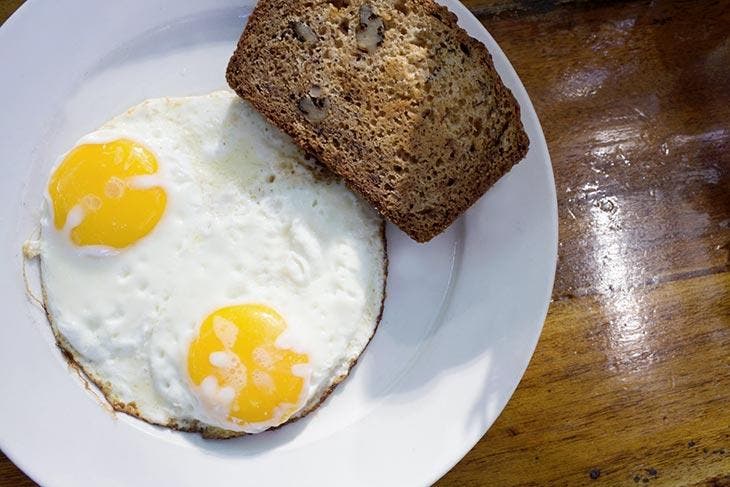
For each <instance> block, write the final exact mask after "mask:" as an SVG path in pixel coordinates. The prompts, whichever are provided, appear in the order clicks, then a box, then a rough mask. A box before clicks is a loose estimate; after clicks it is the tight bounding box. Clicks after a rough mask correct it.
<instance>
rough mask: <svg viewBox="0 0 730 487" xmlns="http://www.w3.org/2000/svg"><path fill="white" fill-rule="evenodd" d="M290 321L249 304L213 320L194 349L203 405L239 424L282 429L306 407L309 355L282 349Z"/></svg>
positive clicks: (191, 356) (194, 374) (193, 375)
mask: <svg viewBox="0 0 730 487" xmlns="http://www.w3.org/2000/svg"><path fill="white" fill-rule="evenodd" d="M286 326H287V325H286V322H285V321H284V319H283V318H282V317H281V316H280V315H279V314H278V313H277V312H276V311H274V310H273V309H271V308H269V307H268V306H264V305H259V304H246V305H240V306H231V307H227V308H222V309H219V310H218V311H215V312H214V313H213V314H211V315H210V316H208V317H207V318H206V319H205V321H203V324H202V325H201V327H200V331H199V333H198V336H197V337H196V338H195V339H194V340H193V341H192V343H191V344H190V349H189V352H188V373H189V375H190V379H191V380H192V382H193V383H194V384H195V385H196V386H198V390H199V391H200V392H199V393H200V394H201V396H202V400H203V402H204V403H205V402H207V403H208V404H209V405H210V403H214V405H213V406H214V409H217V408H216V407H215V406H218V407H222V412H223V413H224V414H227V419H228V420H229V421H232V422H234V423H236V424H251V423H262V422H267V421H271V420H272V419H273V420H275V421H276V424H281V423H283V422H284V421H286V420H287V419H289V418H290V417H291V415H292V414H294V413H295V412H296V411H297V410H298V409H299V407H300V403H301V401H302V391H303V389H304V385H305V377H304V374H302V373H300V374H297V373H295V370H293V369H294V368H295V366H298V365H305V364H307V363H308V362H309V359H308V357H307V355H304V354H300V353H297V352H294V351H292V350H288V349H283V348H279V347H278V346H277V345H276V339H277V338H278V337H279V335H281V334H282V333H283V332H284V330H285V329H286Z"/></svg>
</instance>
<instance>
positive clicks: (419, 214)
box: [227, 0, 529, 242]
mask: <svg viewBox="0 0 730 487" xmlns="http://www.w3.org/2000/svg"><path fill="white" fill-rule="evenodd" d="M227 79H228V83H229V84H230V86H231V87H232V88H233V89H234V90H235V91H236V92H237V93H238V94H239V95H240V96H241V97H242V98H244V99H246V100H248V101H249V102H251V103H252V104H253V105H254V106H255V107H256V109H257V110H259V111H260V112H262V113H263V114H264V115H265V116H266V117H267V118H268V119H269V120H270V121H271V122H272V123H274V124H275V125H277V126H279V127H280V128H281V129H282V130H284V131H285V132H286V133H288V134H289V135H290V136H292V137H293V138H294V140H295V141H296V142H297V143H298V144H299V145H300V146H301V147H302V148H303V149H305V150H306V151H308V152H310V153H311V154H312V155H314V156H315V157H317V159H319V160H320V161H321V162H322V163H324V164H325V165H326V166H327V167H329V168H330V169H331V170H332V171H333V172H335V173H336V174H338V175H339V176H341V177H342V178H343V179H344V180H345V181H346V182H347V184H348V185H349V186H350V187H351V188H352V189H354V190H355V191H357V192H358V193H360V194H361V195H362V196H363V197H365V198H366V199H367V200H368V201H369V202H370V203H371V204H372V205H373V206H375V207H376V208H377V209H378V211H380V212H381V213H382V214H383V216H385V217H386V218H387V219H388V220H390V221H391V222H392V223H394V224H395V225H397V226H398V227H400V228H401V229H402V230H403V231H405V232H406V233H407V234H408V235H410V236H411V237H412V238H413V239H415V240H417V241H419V242H425V241H428V240H430V239H432V238H433V237H434V236H436V235H438V234H439V233H441V232H442V231H444V230H445V229H446V228H447V227H448V226H449V225H450V224H451V223H452V222H453V221H454V220H456V218H458V217H459V215H461V214H462V213H463V212H464V211H466V210H467V209H468V208H469V207H470V206H471V205H472V204H474V203H475V202H476V201H477V200H478V199H479V198H480V197H481V196H482V195H483V194H484V193H485V192H486V191H487V190H488V189H489V188H490V187H491V186H492V185H493V184H494V183H495V182H496V181H497V180H498V179H499V178H501V177H502V176H503V175H505V174H506V173H507V172H509V170H510V169H511V168H512V167H513V166H514V165H515V164H516V163H517V162H519V161H520V160H521V159H522V158H523V157H524V156H525V154H526V153H527V150H528V146H529V140H528V138H527V135H526V134H525V131H524V129H523V126H522V123H521V121H520V109H519V106H518V105H517V103H516V101H515V99H514V97H513V96H512V94H511V93H510V91H509V90H508V89H507V88H505V86H504V85H503V83H502V81H501V80H500V78H499V75H498V74H497V72H496V71H495V69H494V65H493V63H492V59H491V56H490V55H489V52H488V51H487V49H486V47H484V45H483V44H482V43H480V42H479V41H477V40H475V39H472V38H471V37H469V35H468V34H467V33H466V32H465V31H464V30H462V29H461V28H459V27H458V25H457V19H456V16H455V15H453V14H452V13H451V12H449V11H448V10H447V9H446V8H445V7H442V6H439V5H438V4H436V3H435V2H433V1H432V0H369V1H366V2H363V1H360V0H308V1H304V0H261V1H259V3H258V5H257V7H256V9H255V10H254V12H253V13H252V15H251V17H250V19H249V22H248V24H247V26H246V29H245V31H244V33H243V35H242V36H241V40H240V41H239V44H238V47H237V49H236V51H235V53H234V55H233V57H232V58H231V60H230V63H229V65H228V71H227Z"/></svg>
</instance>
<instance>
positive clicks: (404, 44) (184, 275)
mask: <svg viewBox="0 0 730 487" xmlns="http://www.w3.org/2000/svg"><path fill="white" fill-rule="evenodd" d="M226 75H227V80H228V83H229V85H230V86H231V88H233V90H234V91H235V92H236V93H237V94H238V95H240V97H239V96H236V93H233V92H231V91H228V90H226V91H216V92H213V93H210V94H208V95H202V96H194V97H187V98H160V99H153V100H147V101H145V102H143V103H141V104H139V105H137V106H135V107H132V108H131V109H129V110H128V111H127V112H125V113H123V114H121V115H119V116H117V117H115V118H113V119H112V120H110V121H108V122H106V123H105V124H104V125H103V126H102V127H100V128H99V129H98V130H97V131H95V132H93V133H91V134H88V135H86V136H85V137H83V138H82V139H81V140H80V141H79V142H78V143H77V144H76V145H75V146H74V147H73V148H72V149H71V150H70V151H69V152H67V153H66V154H65V155H63V156H62V157H61V158H60V160H59V162H58V163H57V164H56V166H55V167H54V168H53V170H52V171H51V175H50V179H49V182H48V185H47V193H46V195H45V204H44V207H43V215H42V221H41V237H40V241H39V243H38V250H39V252H38V253H39V256H40V262H41V263H40V269H41V285H42V290H43V298H44V299H43V301H44V306H45V309H46V314H47V316H48V319H49V321H50V323H51V327H52V329H53V332H54V334H55V336H56V341H57V343H58V345H59V346H60V347H61V349H62V350H63V351H64V353H65V354H66V356H67V358H68V359H69V360H70V361H71V362H72V363H73V364H74V365H75V366H77V367H78V368H79V369H80V370H81V371H83V373H84V374H85V375H86V376H87V377H88V378H89V379H90V380H91V381H92V382H93V383H94V384H96V385H97V386H98V387H99V389H100V390H101V391H102V392H103V394H104V396H105V397H106V399H107V400H108V401H109V403H110V404H111V405H112V406H113V407H114V409H115V410H118V411H123V412H126V413H128V414H130V415H133V416H136V417H138V418H140V419H142V420H145V421H147V422H149V423H152V424H157V425H163V426H168V427H171V428H174V429H178V430H184V431H196V432H200V433H202V434H203V435H204V436H207V437H212V438H230V437H234V436H240V435H242V434H247V433H258V432H261V431H264V430H267V429H270V428H274V427H277V426H280V425H282V424H284V423H287V422H289V421H291V420H294V419H297V418H301V417H303V416H305V415H307V414H308V413H309V412H311V411H313V410H314V409H316V408H317V407H318V406H319V405H320V404H321V403H322V401H323V400H324V399H325V398H326V397H327V396H328V395H329V393H330V392H331V391H332V390H333V388H334V387H335V386H336V385H337V384H339V383H340V382H341V381H343V380H344V379H345V378H346V377H347V376H348V373H349V372H350V369H351V367H352V366H353V365H354V364H355V362H356V361H357V360H358V357H359V356H360V355H361V354H362V352H363V350H364V349H365V347H366V346H367V344H368V342H369V341H370V339H371V338H372V336H373V333H374V332H375V329H376V328H377V326H378V324H379V322H380V318H381V315H382V311H383V302H384V296H385V282H386V274H387V255H386V242H385V230H384V221H383V217H385V218H386V219H388V220H390V221H391V222H393V223H394V224H396V225H397V226H398V227H400V228H401V229H402V230H403V231H405V232H406V233H407V234H408V235H409V236H410V237H412V238H413V239H415V240H417V241H419V242H425V241H428V240H430V239H432V238H433V237H434V236H436V235H438V234H439V233H441V232H443V231H444V230H445V229H446V228H447V227H448V226H449V225H450V224H451V223H452V222H453V221H454V220H455V219H456V218H458V217H459V216H460V215H461V214H462V213H464V212H465V211H466V210H467V209H468V208H469V207H470V206H471V205H472V204H473V203H474V202H475V201H476V200H477V199H478V198H479V197H480V196H481V195H482V194H484V192H485V191H487V189H489V187H491V186H492V185H493V184H494V183H495V182H496V181H497V180H498V179H499V178H501V177H502V176H503V175H505V174H506V173H507V172H509V171H510V169H511V168H512V167H513V166H514V165H515V164H516V163H517V162H519V161H520V160H521V159H522V158H523V157H524V156H525V154H526V152H527V149H528V146H529V141H528V138H527V135H526V134H525V131H524V129H523V127H522V123H521V121H520V109H519V106H518V105H517V103H516V102H515V99H514V98H513V96H512V94H511V93H510V91H509V90H508V89H507V88H505V86H504V85H503V84H502V81H501V80H500V78H499V76H498V74H497V72H496V71H495V68H494V66H493V64H492V60H491V57H490V55H489V53H488V52H487V50H486V48H485V47H484V46H483V45H482V44H481V43H480V42H478V41H476V40H474V39H472V38H471V37H469V36H468V35H467V34H466V32H464V31H463V30H462V29H461V28H459V27H458V25H457V22H456V18H455V16H454V15H453V14H451V13H450V12H449V11H448V10H446V9H445V8H443V7H440V6H438V5H437V4H435V3H434V2H432V1H431V0H391V1H387V0H372V1H369V2H360V1H354V0H308V1H303V0H294V1H290V0H262V1H260V2H259V4H258V6H257V7H256V9H255V10H254V12H253V14H252V16H251V18H250V20H249V22H248V25H247V26H246V28H245V31H244V33H243V35H242V37H241V40H240V42H239V44H238V47H237V49H236V50H235V53H234V54H233V57H232V58H231V60H230V63H229V65H228V70H227V73H226ZM241 98H243V100H242V99H241ZM267 119H268V121H267ZM272 123H273V125H272ZM312 156H313V157H312ZM320 162H321V163H322V164H323V165H320ZM330 171H332V172H330ZM340 178H341V179H340ZM351 189H352V190H354V191H351ZM381 215H382V216H381Z"/></svg>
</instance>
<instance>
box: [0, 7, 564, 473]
mask: <svg viewBox="0 0 730 487" xmlns="http://www.w3.org/2000/svg"><path fill="white" fill-rule="evenodd" d="M445 3H446V4H447V5H448V6H449V7H450V8H451V10H452V11H454V12H455V13H456V14H457V15H458V16H459V19H460V23H461V25H462V26H463V27H464V28H466V29H467V30H468V31H469V33H470V34H471V35H472V36H474V37H476V38H477V39H480V40H481V41H483V42H484V43H485V44H486V45H487V46H488V47H489V50H490V51H491V52H492V55H493V57H494V62H495V65H496V67H497V70H498V71H499V72H500V74H501V75H502V77H503V79H504V80H505V83H506V84H507V86H508V87H510V88H511V89H512V91H513V93H514V94H515V96H516V97H517V99H518V101H519V103H520V105H521V106H522V118H523V122H524V124H525V127H526V128H527V131H528V133H529V135H530V140H531V148H530V152H529V154H528V156H527V159H526V160H525V161H524V162H522V163H521V164H520V165H519V166H517V167H516V168H515V169H514V170H513V171H512V172H511V173H510V174H509V175H508V176H507V177H505V178H504V179H502V180H501V181H500V182H499V183H498V184H497V185H496V186H495V187H494V188H493V189H492V190H491V191H490V192H489V193H488V194H487V195H486V196H485V197H484V198H482V200H481V201H479V203H477V205H476V206H475V207H473V208H472V209H471V210H470V211H469V212H468V213H467V215H466V216H465V217H463V218H462V219H461V220H460V221H458V222H457V223H456V224H455V225H454V226H453V227H452V228H451V229H450V230H449V231H448V232H447V233H446V234H444V235H442V236H440V237H438V238H437V239H436V240H435V241H433V242H431V243H430V244H428V245H423V246H421V245H417V244H415V243H413V242H412V241H410V240H409V239H408V238H406V237H405V236H404V235H403V234H402V233H400V232H399V231H398V230H396V229H395V228H393V227H390V228H389V229H388V238H389V247H390V259H391V260H390V262H391V263H390V278H389V282H388V299H387V302H386V307H385V316H384V318H383V321H382V324H381V325H380V329H379V330H378V333H377V334H376V336H375V339H374V340H373V342H372V343H371V345H370V347H369V348H368V350H367V351H366V353H365V354H364V355H363V357H362V359H361V362H360V364H359V365H358V366H357V367H356V370H355V371H354V373H353V375H352V377H350V378H349V379H348V381H346V382H345V384H343V385H342V386H341V387H340V388H339V389H338V390H337V391H336V393H335V394H334V395H333V397H331V398H330V399H329V400H328V401H327V402H326V404H325V405H324V406H323V407H322V408H321V409H320V410H319V411H317V412H316V413H315V414H313V415H310V416H309V417H308V418H307V419H305V420H303V421H300V422H297V423H295V424H292V425H288V426H286V427H284V428H282V429H280V430H278V431H275V432H268V433H264V434H261V435H258V436H253V437H246V438H240V439H236V440H229V441H205V440H202V439H201V438H200V437H198V436H197V435H192V434H185V433H176V432H171V431H168V430H164V429H161V428H155V427H151V426H148V425H146V424H144V423H142V422H140V421H137V420H134V419H131V418H129V417H127V416H125V415H116V416H114V415H113V414H111V413H109V412H108V411H107V410H106V409H104V408H103V407H100V405H99V403H98V401H97V399H95V398H94V396H93V395H92V394H89V392H87V391H86V390H85V389H84V387H83V384H82V382H81V380H80V379H79V378H78V377H76V376H75V375H74V374H73V373H71V372H70V371H69V369H68V367H67V365H66V364H65V362H64V360H63V359H62V357H61V355H60V353H59V351H58V350H57V349H56V347H55V346H54V343H53V339H52V336H51V333H50V330H49V327H48V325H47V323H46V321H45V319H44V316H43V314H42V312H41V311H40V310H39V309H38V308H37V307H35V306H34V305H33V304H32V303H31V301H30V300H29V299H28V298H27V296H26V294H25V289H24V286H23V280H22V277H21V262H22V259H21V251H20V249H21V245H22V243H23V241H24V240H25V239H26V238H28V237H29V236H30V235H31V234H32V233H33V231H34V229H35V227H36V225H37V221H38V218H39V211H38V209H39V208H40V203H41V194H42V188H43V186H44V184H45V181H46V177H47V175H48V171H49V169H50V166H51V165H52V163H53V161H54V160H55V158H56V156H57V155H58V154H61V153H63V152H64V151H65V150H66V149H68V148H69V146H70V145H71V144H72V143H73V142H74V141H75V140H76V139H78V138H79V137H80V136H81V135H82V134H84V133H86V132H89V131H91V130H92V129H94V128H96V127H97V126H98V125H100V124H101V123H102V122H103V121H105V120H107V119H109V118H110V117H112V116H113V115H116V114H118V113H120V112H122V111H123V110H124V109H126V108H127V107H129V106H131V105H134V104H136V103H138V102H140V101H141V100H143V99H145V98H151V97H157V96H163V95H174V96H179V95H190V94H196V93H204V92H208V91H211V90H214V89H218V88H222V87H224V86H225V80H224V76H223V74H224V70H225V65H226V62H227V60H228V57H229V55H230V54H231V52H232V51H233V48H234V45H235V42H236V40H237V39H238V37H239V35H240V33H241V30H242V26H243V24H244V22H245V19H246V16H247V14H248V13H249V12H250V10H251V8H252V7H251V4H252V2H251V0H206V1H201V0H184V1H181V0H178V1H175V2H171V1H168V0H134V1H124V2H98V1H92V0H66V1H54V2H42V1H39V0H31V1H28V2H26V4H25V5H24V6H23V7H22V8H21V9H20V11H19V12H18V13H16V14H15V15H14V16H13V17H12V18H11V19H10V20H9V21H8V22H7V23H6V24H5V25H4V26H3V27H2V29H0V66H2V70H1V71H0V107H2V111H1V112H0V155H1V156H2V159H1V160H0V161H1V162H0V164H2V177H1V178H0V208H2V209H1V210H0V221H1V222H2V225H1V226H0V231H1V232H2V238H1V239H0V252H1V253H0V257H1V258H0V308H1V309H2V310H3V315H4V316H3V323H2V325H0V370H2V371H3V372H2V374H0V447H2V449H3V451H4V452H5V454H6V455H8V456H9V457H10V458H11V460H13V461H14V462H15V463H16V464H17V465H18V466H20V468H22V469H23V470H25V472H27V473H28V474H29V475H30V476H31V477H32V478H33V479H35V480H36V481H37V482H39V483H41V484H43V485H48V486H80V485H108V486H109V485H120V486H128V485H135V486H151V485H177V486H182V485H191V486H200V485H257V484H259V485H291V484H294V483H295V482H296V484H297V485H302V486H307V485H380V486H385V485H398V486H405V485H426V484H430V483H432V482H434V481H435V480H436V479H438V478H439V477H440V476H441V475H443V474H444V473H445V472H446V471H447V470H448V469H450V468H451V467H452V466H453V465H454V464H455V463H456V462H457V461H458V460H459V459H460V458H462V456H463V455H464V454H465V453H466V452H467V451H468V450H469V449H470V448H471V447H472V446H473V445H474V444H475V443H476V442H477V440H478V439H479V438H480V437H481V436H482V435H483V434H484V432H485V431H486V430H487V428H488V427H489V426H490V425H491V424H492V423H493V422H494V420H495V419H496V417H497V415H499V413H500V412H501V411H502V409H503V408H504V406H505V404H506V403H507V400H508V399H509V397H510V395H511V394H512V392H513V391H514V389H515V387H516V386H517V383H518V382H519V380H520V378H521V377H522V374H523V372H524V370H525V368H526V367H527V364H528V362H529V360H530V356H531V355H532V352H533V350H534V347H535V345H536V343H537V339H538V336H539V335H540V330H541V327H542V323H543V320H544V318H545V314H546V312H547V307H548V303H549V301H550V293H551V289H552V284H553V277H554V272H555V264H556V256H557V210H556V198H555V187H554V182H553V175H552V170H551V166H550V158H549V155H548V151H547V147H546V145H545V140H544V138H543V135H542V131H541V129H540V125H539V122H538V119H537V116H536V115H535V111H534V109H533V107H532V104H531V103H530V100H529V98H528V97H527V94H526V93H525V90H524V88H523V86H522V84H521V83H520V81H519V79H518V78H517V75H516V74H515V72H514V70H513V69H512V67H511V66H510V64H509V62H508V61H507V59H506V58H505V56H504V54H503V53H502V51H501V50H500V49H499V47H498V46H497V44H496V43H495V42H494V40H493V39H492V38H491V37H490V36H489V34H488V33H487V32H486V31H485V30H484V28H483V27H482V26H481V24H480V23H479V22H478V21H477V20H476V19H475V18H474V17H473V16H472V15H471V14H470V13H469V12H468V11H467V9H466V8H464V6H462V5H461V4H460V3H458V2H456V1H446V2H445ZM29 270H30V272H31V274H32V273H33V270H34V269H33V268H31V269H29ZM80 284H82V283H80Z"/></svg>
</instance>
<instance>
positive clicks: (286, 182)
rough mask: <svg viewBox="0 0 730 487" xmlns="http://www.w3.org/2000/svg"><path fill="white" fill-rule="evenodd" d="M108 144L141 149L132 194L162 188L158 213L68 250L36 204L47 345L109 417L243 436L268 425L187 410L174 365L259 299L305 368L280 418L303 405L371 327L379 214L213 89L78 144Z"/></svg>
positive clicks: (379, 252)
mask: <svg viewBox="0 0 730 487" xmlns="http://www.w3.org/2000/svg"><path fill="white" fill-rule="evenodd" d="M119 138H128V139H131V140H134V141H136V142H138V143H141V144H142V145H144V146H145V147H147V148H148V149H149V150H150V151H152V152H153V153H154V154H155V156H156V158H157V161H158V164H159V171H158V173H157V174H156V175H154V176H151V177H145V179H144V180H143V181H140V184H144V185H150V186H155V185H158V186H161V187H163V188H164V189H165V191H166V192H167V207H166V209H165V213H164V215H163V217H162V219H161V220H160V222H159V223H158V225H157V226H156V227H155V229H154V230H153V231H152V232H151V233H150V234H149V235H147V236H146V237H144V238H143V239H141V240H140V241H138V242H136V243H135V244H133V245H132V246H130V247H128V248H126V249H123V250H121V251H117V252H114V251H110V250H109V249H103V248H101V249H94V248H91V249H89V248H79V247H77V246H75V245H73V244H72V243H71V241H70V239H69V237H68V232H67V231H57V230H56V229H55V228H54V226H53V216H52V209H51V208H52V207H51V205H50V204H49V202H48V201H46V203H45V205H44V210H43V217H42V222H41V245H40V252H41V272H42V282H43V289H44V295H45V300H46V306H47V310H48V315H49V317H50V319H51V322H52V326H53V327H54V331H55V332H56V333H57V335H58V336H59V338H60V342H61V343H62V344H63V345H64V346H65V347H68V348H69V349H70V350H69V351H70V352H71V353H72V354H73V356H74V359H75V360H76V361H77V362H78V363H79V364H80V365H81V367H82V368H83V369H84V370H85V371H86V372H87V373H88V375H89V376H90V377H92V379H93V380H94V381H95V382H96V383H97V384H99V385H100V386H101V387H102V389H103V390H104V392H105V393H106V394H107V396H108V397H109V399H110V400H111V402H112V403H113V404H115V405H117V406H119V407H120V409H124V410H127V411H128V412H129V411H131V412H133V413H134V414H136V415H137V416H139V417H141V418H142V419H145V420H147V421H149V422H152V423H156V424H162V425H175V426H177V427H180V428H184V429H204V428H205V427H207V426H212V427H216V428H221V429H224V430H227V431H232V432H246V433H256V432H258V431H262V430H264V429H267V428H269V427H271V426H274V425H275V424H273V423H272V424H257V425H249V426H245V427H243V426H239V425H237V424H234V423H232V422H231V421H227V420H226V419H224V418H220V417H217V416H216V417H214V416H212V415H211V414H210V412H209V411H208V410H206V409H205V408H204V407H202V405H201V403H200V400H199V399H198V398H197V396H196V395H195V394H194V392H193V387H192V386H191V383H190V379H189V378H188V375H187V368H186V367H187V362H186V359H187V351H188V347H189V344H190V342H191V340H192V339H193V337H194V335H195V333H196V331H197V329H198V327H199V325H200V323H201V321H202V320H203V319H204V318H205V317H206V316H207V315H208V314H210V313H211V312H213V311H215V310H216V309H219V308H222V307H224V306H229V305H236V304H245V303H262V304H267V305H269V306H271V307H272V308H274V309H275V310H276V311H278V312H279V314H281V315H282V316H283V317H284V319H285V320H286V322H287V329H286V331H285V333H284V334H283V335H282V336H281V337H279V340H278V341H277V344H278V345H280V346H285V347H290V348H292V349H294V350H296V351H297V352H299V353H305V354H307V355H308V357H309V360H310V367H311V376H310V377H309V381H308V384H307V386H306V398H305V401H304V403H303V404H302V405H301V408H300V410H299V411H298V412H297V414H295V417H296V416H301V415H302V414H304V413H306V412H307V411H308V410H310V409H312V408H313V407H314V406H316V405H317V404H318V403H319V402H320V401H321V400H322V398H323V397H324V396H325V395H326V394H327V393H328V392H329V390H330V389H331V388H332V387H333V385H335V384H336V383H338V382H339V381H340V380H342V379H343V378H344V377H345V376H346V375H347V373H348V371H349V369H350V367H351V366H352V364H353V363H354V362H355V361H356V360H357V358H358V356H359V355H360V354H361V353H362V351H363V350H364V348H365V346H366V345H367V343H368V341H369V340H370V338H371V336H372V334H373V333H374V331H375V328H376V326H377V324H378V321H379V318H380V313H381V309H382V301H383V296H384V286H385V272H386V269H385V259H386V257H385V255H386V254H385V241H384V235H383V222H382V220H381V218H380V217H379V216H378V215H377V214H376V212H375V211H374V210H372V209H371V208H370V207H369V206H368V205H367V204H365V203H364V202H363V201H362V200H361V199H360V198H359V197H357V196H356V195H354V194H353V193H352V192H350V191H349V190H348V189H347V188H346V187H345V186H344V185H343V183H341V182H340V181H339V180H335V179H334V178H333V177H332V176H330V175H328V173H325V172H321V173H320V172H319V171H320V170H318V169H317V168H316V167H314V166H312V165H311V163H307V161H305V160H304V157H303V154H302V153H301V152H300V151H299V150H298V149H297V148H296V147H295V146H294V145H293V144H292V142H291V141H290V140H289V139H288V138H287V137H286V136H284V135H283V134H282V133H280V132H279V131H278V130H276V129H275V128H273V127H272V126H270V125H269V124H268V123H267V122H266V121H265V120H264V119H263V118H262V117H261V116H260V115H259V114H257V113H256V112H255V111H254V110H253V109H252V108H251V107H250V106H249V105H248V104H246V103H245V102H243V101H241V100H239V99H238V98H237V97H236V96H235V95H234V94H233V93H231V92H229V91H218V92H214V93H211V94H208V95H204V96H198V97H188V98H163V99H155V100H148V101H146V102H144V103H142V104H140V105H138V106H136V107H133V108H131V109H130V110H128V111H127V112H126V113H124V114H122V115H120V116H118V117H116V118H114V119H112V120H111V121H109V122H107V123H106V124H104V125H103V126H102V127H101V128H100V129H99V130H98V131H97V132H94V133H92V134H89V135H88V136H86V137H84V138H83V139H82V140H80V141H79V142H78V144H83V143H100V142H107V141H111V140H114V139H119ZM78 144H77V145H78ZM46 198H48V196H47V195H46Z"/></svg>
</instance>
